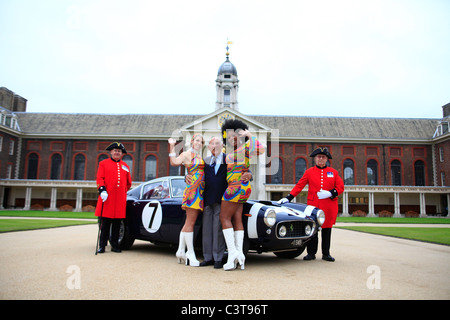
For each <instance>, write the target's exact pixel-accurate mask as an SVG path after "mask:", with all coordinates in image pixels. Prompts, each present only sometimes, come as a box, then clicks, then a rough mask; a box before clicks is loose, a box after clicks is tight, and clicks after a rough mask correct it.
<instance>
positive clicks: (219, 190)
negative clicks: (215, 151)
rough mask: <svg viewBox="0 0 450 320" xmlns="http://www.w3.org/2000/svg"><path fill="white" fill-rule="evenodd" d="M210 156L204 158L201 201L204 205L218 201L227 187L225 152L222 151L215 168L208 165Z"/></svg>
mask: <svg viewBox="0 0 450 320" xmlns="http://www.w3.org/2000/svg"><path fill="white" fill-rule="evenodd" d="M210 162H211V157H207V158H206V159H205V191H204V193H203V201H204V205H205V207H206V206H208V205H211V204H214V203H220V202H221V200H222V196H223V193H224V192H225V190H226V189H227V186H228V184H227V164H226V163H225V154H224V153H222V163H221V164H220V166H219V170H217V174H216V173H215V171H214V167H211V166H210Z"/></svg>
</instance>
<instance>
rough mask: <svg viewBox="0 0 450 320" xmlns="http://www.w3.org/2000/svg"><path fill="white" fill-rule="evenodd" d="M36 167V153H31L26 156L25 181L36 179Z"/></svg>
mask: <svg viewBox="0 0 450 320" xmlns="http://www.w3.org/2000/svg"><path fill="white" fill-rule="evenodd" d="M38 166H39V156H38V155H37V153H31V154H30V155H29V156H28V170H27V172H28V173H27V179H37V172H38Z"/></svg>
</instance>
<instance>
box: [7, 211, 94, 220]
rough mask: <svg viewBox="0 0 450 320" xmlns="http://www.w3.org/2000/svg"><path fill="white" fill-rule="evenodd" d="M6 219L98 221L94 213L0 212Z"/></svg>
mask: <svg viewBox="0 0 450 320" xmlns="http://www.w3.org/2000/svg"><path fill="white" fill-rule="evenodd" d="M0 216H4V217H35V218H69V219H97V217H96V216H95V215H94V212H62V211H37V210H35V211H33V210H28V211H27V210H0Z"/></svg>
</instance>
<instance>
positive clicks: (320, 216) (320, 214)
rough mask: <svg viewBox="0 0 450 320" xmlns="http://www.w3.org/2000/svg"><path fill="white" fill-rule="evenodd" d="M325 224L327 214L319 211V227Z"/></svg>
mask: <svg viewBox="0 0 450 320" xmlns="http://www.w3.org/2000/svg"><path fill="white" fill-rule="evenodd" d="M324 222H325V212H323V210H318V211H317V223H318V224H319V226H321V225H323V223H324Z"/></svg>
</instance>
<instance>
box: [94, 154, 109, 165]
mask: <svg viewBox="0 0 450 320" xmlns="http://www.w3.org/2000/svg"><path fill="white" fill-rule="evenodd" d="M108 158H109V156H108V155H106V154H101V155H100V156H99V157H98V163H97V165H98V164H99V163H100V162H102V161H103V160H105V159H108Z"/></svg>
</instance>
